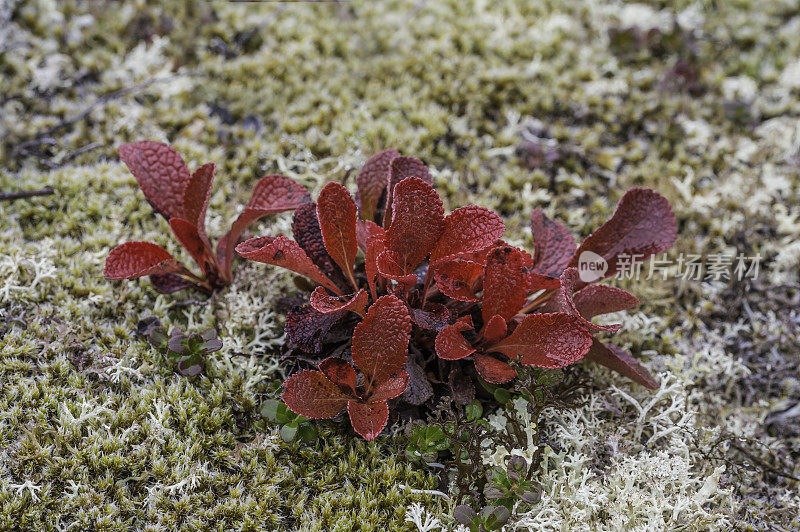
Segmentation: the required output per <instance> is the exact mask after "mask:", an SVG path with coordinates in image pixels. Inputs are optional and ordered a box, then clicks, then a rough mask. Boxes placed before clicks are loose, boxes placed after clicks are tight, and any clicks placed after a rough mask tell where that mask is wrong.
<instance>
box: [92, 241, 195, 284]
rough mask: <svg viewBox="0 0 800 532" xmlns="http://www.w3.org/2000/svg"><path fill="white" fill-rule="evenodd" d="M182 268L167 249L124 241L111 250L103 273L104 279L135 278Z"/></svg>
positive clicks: (149, 244) (171, 271)
mask: <svg viewBox="0 0 800 532" xmlns="http://www.w3.org/2000/svg"><path fill="white" fill-rule="evenodd" d="M183 269H184V267H183V265H182V264H181V263H180V262H178V261H177V260H175V259H174V258H173V256H172V255H170V254H169V253H168V252H167V250H165V249H164V248H162V247H160V246H157V245H155V244H151V243H150V242H125V243H124V244H122V245H119V246H117V247H115V248H114V249H112V250H111V253H109V254H108V258H106V266H105V269H104V270H103V275H104V276H105V278H106V279H136V278H137V277H144V276H145V275H153V274H159V273H173V272H179V271H182V270H183Z"/></svg>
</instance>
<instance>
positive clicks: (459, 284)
mask: <svg viewBox="0 0 800 532" xmlns="http://www.w3.org/2000/svg"><path fill="white" fill-rule="evenodd" d="M484 268H485V265H483V264H480V263H478V262H473V261H470V260H465V259H454V260H449V261H447V262H441V263H439V265H438V266H437V267H436V270H435V273H434V274H433V278H434V280H435V281H436V286H438V287H439V291H441V292H442V293H443V294H444V295H446V296H447V297H449V298H451V299H455V300H458V301H478V300H479V298H478V296H477V295H475V292H476V291H477V290H479V289H480V287H479V286H478V281H479V280H480V279H481V278H482V277H483V271H484Z"/></svg>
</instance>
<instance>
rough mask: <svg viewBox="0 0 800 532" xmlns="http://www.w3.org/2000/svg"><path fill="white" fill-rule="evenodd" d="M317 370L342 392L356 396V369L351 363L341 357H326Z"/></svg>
mask: <svg viewBox="0 0 800 532" xmlns="http://www.w3.org/2000/svg"><path fill="white" fill-rule="evenodd" d="M319 370H320V371H321V372H322V373H323V374H324V375H325V376H326V377H327V378H328V380H330V381H331V382H332V383H334V384H335V385H336V386H338V387H339V389H340V390H341V391H342V392H343V393H344V394H347V395H349V396H350V397H351V398H355V397H356V370H355V368H354V367H353V366H352V365H351V364H349V363H348V362H346V361H344V360H342V359H341V358H326V359H325V360H323V361H322V363H321V364H320V365H319Z"/></svg>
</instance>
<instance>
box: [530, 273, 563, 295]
mask: <svg viewBox="0 0 800 532" xmlns="http://www.w3.org/2000/svg"><path fill="white" fill-rule="evenodd" d="M559 286H561V281H559V279H558V277H548V276H547V275H542V274H540V273H535V272H528V293H529V294H531V293H533V292H538V291H539V290H555V289H556V288H558V287H559Z"/></svg>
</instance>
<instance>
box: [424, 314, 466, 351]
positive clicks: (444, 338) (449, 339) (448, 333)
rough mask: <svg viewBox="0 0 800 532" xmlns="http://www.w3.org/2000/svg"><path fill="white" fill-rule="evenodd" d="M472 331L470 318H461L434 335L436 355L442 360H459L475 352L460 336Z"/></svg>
mask: <svg viewBox="0 0 800 532" xmlns="http://www.w3.org/2000/svg"><path fill="white" fill-rule="evenodd" d="M472 329H473V325H472V317H471V316H462V317H461V318H459V319H458V321H456V322H455V323H454V324H453V325H449V326H447V327H445V328H444V329H442V330H441V331H439V334H437V335H436V341H435V342H434V345H435V347H436V355H437V356H438V357H439V358H443V359H444V360H459V359H462V358H464V357H467V356H469V355H471V354H472V353H474V352H475V348H474V347H472V345H471V344H470V343H469V342H468V341H467V339H466V338H464V335H463V334H461V333H463V332H464V331H471V330H472Z"/></svg>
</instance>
